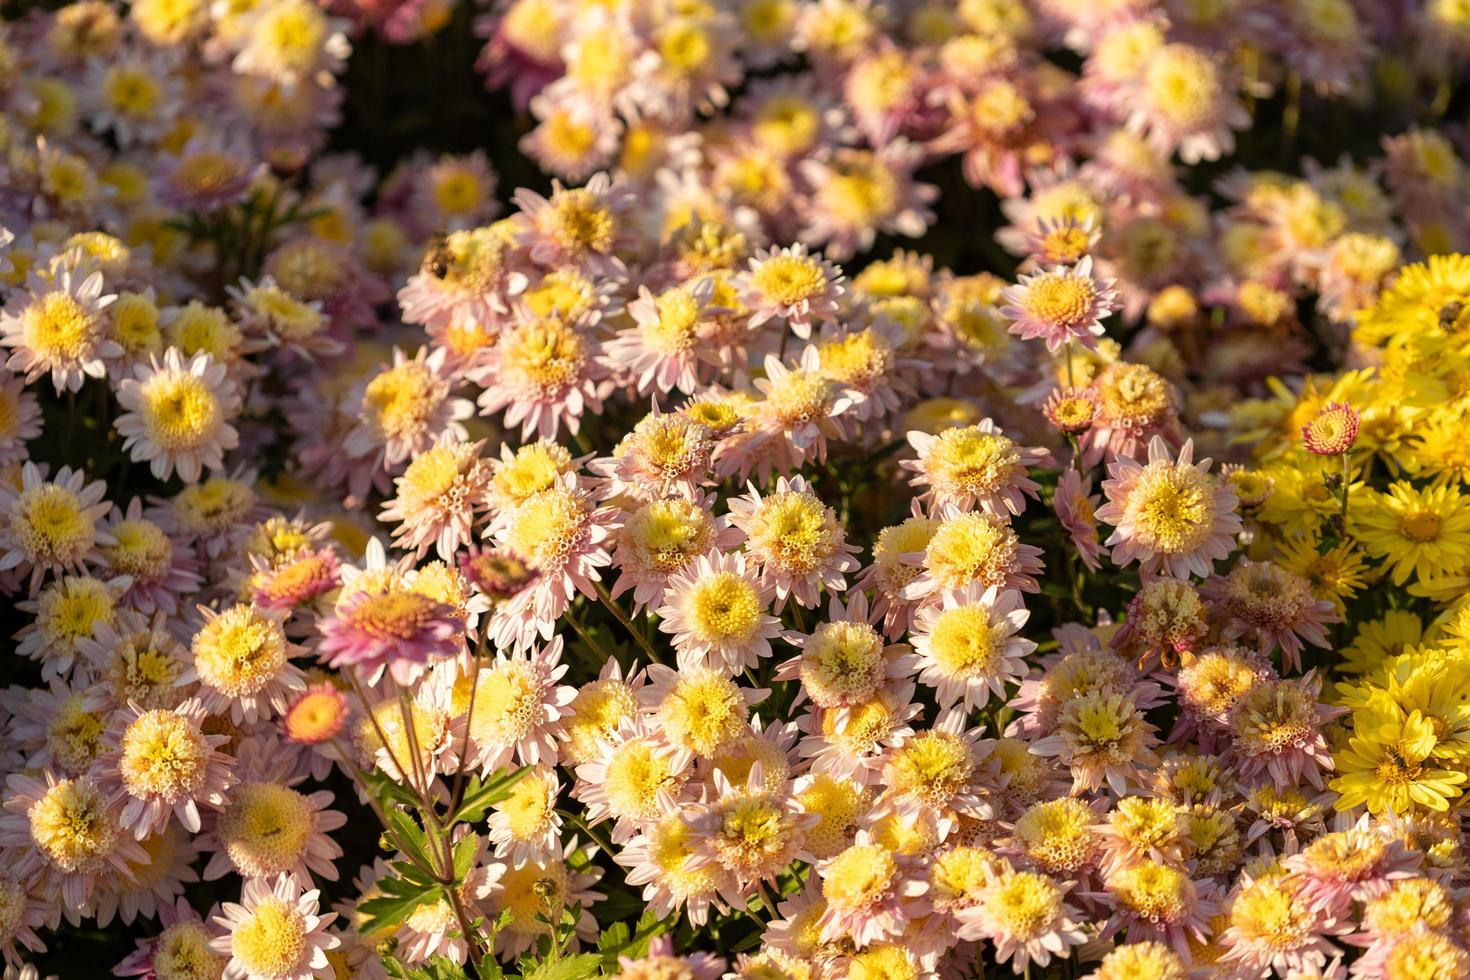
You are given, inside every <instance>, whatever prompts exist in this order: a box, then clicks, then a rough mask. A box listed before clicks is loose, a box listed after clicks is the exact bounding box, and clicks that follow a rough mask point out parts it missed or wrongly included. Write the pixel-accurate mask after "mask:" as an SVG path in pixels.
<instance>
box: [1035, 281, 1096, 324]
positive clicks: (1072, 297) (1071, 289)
mask: <svg viewBox="0 0 1470 980" xmlns="http://www.w3.org/2000/svg"><path fill="white" fill-rule="evenodd" d="M1096 301H1097V287H1095V286H1094V285H1093V284H1092V280H1091V279H1088V278H1084V277H1082V276H1076V275H1071V274H1068V273H1064V272H1046V273H1042V274H1041V275H1039V276H1037V277H1036V278H1035V279H1033V280H1031V281H1030V282H1029V283H1027V285H1026V293H1025V296H1023V297H1022V300H1021V308H1022V309H1023V310H1024V311H1025V313H1026V315H1027V316H1029V317H1032V318H1033V319H1036V320H1040V321H1042V322H1043V323H1048V324H1053V325H1055V326H1059V327H1073V328H1075V327H1080V326H1082V325H1084V324H1086V323H1087V322H1088V320H1089V319H1091V317H1092V316H1093V313H1094V304H1095V303H1096Z"/></svg>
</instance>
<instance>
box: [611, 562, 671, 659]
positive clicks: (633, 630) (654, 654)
mask: <svg viewBox="0 0 1470 980" xmlns="http://www.w3.org/2000/svg"><path fill="white" fill-rule="evenodd" d="M594 585H595V586H596V588H597V598H599V599H601V600H602V604H603V605H604V606H606V607H607V611H608V612H610V613H612V614H613V616H614V617H615V618H616V619H617V621H618V622H620V623H622V624H623V628H624V629H625V630H627V631H628V635H629V636H631V637H633V639H634V640H636V641H637V642H638V645H639V646H640V647H642V648H643V652H644V653H645V654H646V655H647V656H648V658H649V659H650V660H652V661H653V662H654V663H656V664H661V663H663V662H664V658H663V657H661V656H659V654H658V651H657V650H655V649H654V648H653V644H651V643H649V642H648V641H647V640H646V639H644V638H643V633H642V632H640V631H639V630H638V628H637V627H636V626H634V625H633V621H632V620H631V619H629V618H628V614H627V613H625V612H623V610H622V607H621V606H619V605H618V604H617V602H615V601H614V600H613V597H612V595H611V594H609V592H608V591H607V586H605V585H603V584H602V583H601V582H596V583H594Z"/></svg>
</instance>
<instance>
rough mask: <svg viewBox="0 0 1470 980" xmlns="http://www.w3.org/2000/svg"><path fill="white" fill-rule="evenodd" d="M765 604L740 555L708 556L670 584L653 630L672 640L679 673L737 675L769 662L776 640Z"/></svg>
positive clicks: (777, 628) (777, 630)
mask: <svg viewBox="0 0 1470 980" xmlns="http://www.w3.org/2000/svg"><path fill="white" fill-rule="evenodd" d="M768 601H769V596H768V594H767V592H766V589H765V588H763V587H762V585H761V582H760V580H759V578H758V577H757V575H756V573H755V571H754V570H753V569H751V568H749V567H747V564H746V561H745V556H744V555H741V554H733V555H731V554H721V553H719V552H710V553H709V554H705V555H701V556H699V557H698V558H695V559H694V560H693V562H691V563H690V564H689V565H688V566H687V567H686V568H685V569H683V570H681V571H680V572H678V573H676V574H674V575H672V576H671V577H670V578H669V580H668V583H667V585H666V587H665V595H664V605H663V606H662V607H661V608H660V609H659V610H658V616H659V624H658V627H659V629H660V630H662V631H663V632H665V633H669V634H671V635H672V636H673V638H674V649H675V650H676V651H678V658H679V665H680V666H681V667H696V666H704V667H710V668H712V669H715V670H721V671H724V672H726V673H729V674H738V673H739V672H740V671H742V670H745V669H747V668H752V667H755V666H756V665H757V664H758V663H759V662H760V661H761V659H762V658H766V657H769V656H770V655H771V639H772V638H774V637H776V636H779V635H780V634H781V621H780V620H779V619H777V618H776V617H775V616H771V615H768V614H767V613H766V611H765V610H766V604H767V602H768Z"/></svg>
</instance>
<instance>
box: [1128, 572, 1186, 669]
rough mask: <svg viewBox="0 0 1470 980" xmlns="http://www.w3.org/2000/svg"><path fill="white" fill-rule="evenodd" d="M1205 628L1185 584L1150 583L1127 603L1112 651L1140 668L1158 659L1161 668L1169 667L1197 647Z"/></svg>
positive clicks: (1169, 582) (1176, 580) (1142, 586)
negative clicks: (1124, 656) (1136, 663)
mask: <svg viewBox="0 0 1470 980" xmlns="http://www.w3.org/2000/svg"><path fill="white" fill-rule="evenodd" d="M1209 628H1210V624H1209V621H1208V618H1207V616H1206V609H1205V604H1204V601H1203V600H1202V599H1201V598H1200V593H1199V590H1198V589H1196V588H1195V587H1194V586H1193V585H1191V584H1190V583H1189V582H1188V581H1181V580H1179V579H1171V578H1160V579H1154V580H1152V581H1148V582H1144V583H1143V584H1142V585H1141V586H1140V587H1139V589H1138V594H1137V595H1135V596H1134V597H1133V599H1132V601H1130V602H1129V603H1128V612H1127V615H1126V617H1125V618H1124V620H1123V626H1122V628H1121V629H1119V630H1118V632H1116V633H1114V634H1113V640H1112V647H1113V649H1115V650H1117V651H1119V652H1120V653H1128V654H1131V655H1133V656H1134V657H1135V659H1136V660H1137V661H1138V663H1139V664H1140V665H1143V664H1146V663H1149V662H1151V661H1153V660H1154V658H1158V659H1159V660H1160V661H1161V662H1162V663H1163V664H1164V666H1166V667H1167V666H1173V665H1177V664H1178V663H1179V657H1180V656H1181V655H1182V654H1184V653H1188V652H1191V651H1193V650H1194V649H1195V647H1196V646H1198V645H1199V643H1200V642H1201V641H1202V640H1203V639H1204V638H1205V635H1206V634H1207V633H1208V632H1209Z"/></svg>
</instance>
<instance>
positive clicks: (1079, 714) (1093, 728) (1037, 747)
mask: <svg viewBox="0 0 1470 980" xmlns="http://www.w3.org/2000/svg"><path fill="white" fill-rule="evenodd" d="M1108 656H1110V657H1112V656H1113V655H1112V654H1108ZM1115 659H1117V658H1115ZM1156 731H1157V729H1156V728H1154V726H1153V725H1151V724H1149V723H1148V722H1147V721H1146V720H1144V715H1143V711H1142V710H1141V709H1140V708H1139V706H1138V704H1137V703H1136V701H1135V700H1134V695H1133V693H1132V692H1131V691H1125V692H1119V693H1113V692H1108V691H1105V690H1092V691H1087V692H1085V693H1080V694H1077V695H1075V696H1073V697H1071V698H1069V699H1067V700H1066V701H1064V702H1063V704H1062V706H1061V711H1060V713H1059V714H1058V716H1057V721H1056V730H1055V731H1054V732H1053V733H1052V734H1050V735H1047V736H1046V737H1045V738H1041V739H1038V740H1036V741H1035V742H1033V743H1031V751H1033V752H1035V753H1036V754H1037V755H1042V756H1057V757H1059V759H1060V760H1061V762H1062V764H1063V765H1065V766H1068V767H1069V768H1070V769H1071V770H1072V791H1073V793H1082V792H1088V791H1093V790H1097V789H1100V788H1101V787H1103V786H1104V785H1106V786H1107V787H1108V788H1109V789H1111V790H1112V791H1113V792H1114V793H1115V794H1117V795H1119V796H1123V795H1125V794H1126V793H1127V792H1128V787H1129V785H1130V784H1138V783H1140V782H1142V777H1141V772H1140V770H1145V771H1146V770H1150V769H1154V768H1157V767H1158V765H1159V757H1158V755H1157V754H1156V753H1155V752H1154V746H1155V745H1156V744H1157V743H1158V739H1157V738H1156V737H1155V732H1156Z"/></svg>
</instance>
